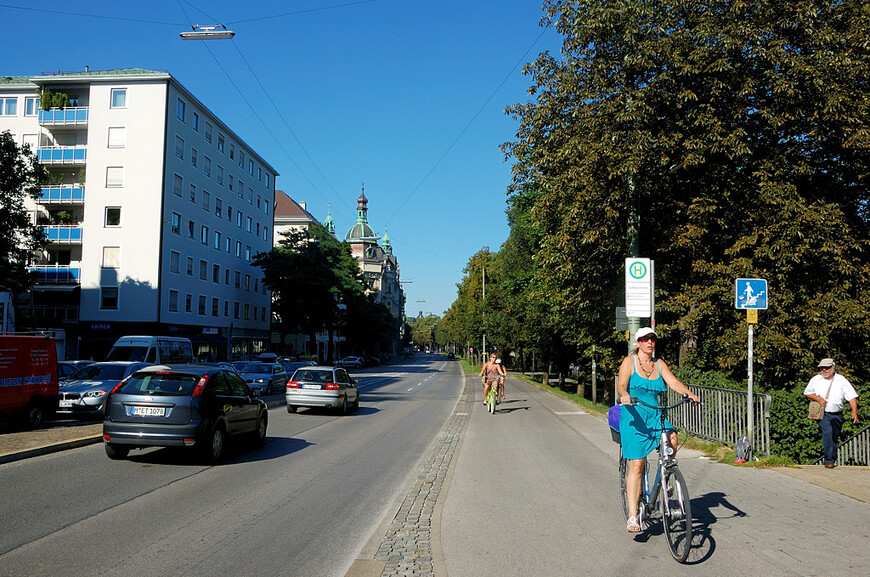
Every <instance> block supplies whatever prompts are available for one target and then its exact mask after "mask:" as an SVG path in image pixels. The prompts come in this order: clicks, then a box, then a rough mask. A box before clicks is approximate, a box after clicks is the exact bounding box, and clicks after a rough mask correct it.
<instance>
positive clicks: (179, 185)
mask: <svg viewBox="0 0 870 577" xmlns="http://www.w3.org/2000/svg"><path fill="white" fill-rule="evenodd" d="M183 188H184V179H183V178H182V177H181V175H180V174H173V175H172V194H174V195H175V196H181V190H182V189H183Z"/></svg>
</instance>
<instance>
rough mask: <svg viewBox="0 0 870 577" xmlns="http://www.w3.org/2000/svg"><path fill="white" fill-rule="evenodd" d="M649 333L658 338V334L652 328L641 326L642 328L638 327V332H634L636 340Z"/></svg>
mask: <svg viewBox="0 0 870 577" xmlns="http://www.w3.org/2000/svg"><path fill="white" fill-rule="evenodd" d="M648 335H652V336H654V337H656V338H658V335H657V334H656V332H655V331H654V330H652V329H651V328H649V327H641V328H639V329H637V332H636V333H634V340H636V341H637V340H640V339H642V338H643V337H645V336H648Z"/></svg>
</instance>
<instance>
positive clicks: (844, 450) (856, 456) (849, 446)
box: [813, 426, 870, 467]
mask: <svg viewBox="0 0 870 577" xmlns="http://www.w3.org/2000/svg"><path fill="white" fill-rule="evenodd" d="M824 460H825V456H824V455H822V456H821V457H819V458H818V459H816V460H815V461H814V462H813V465H821V464H822V463H823V462H824ZM837 465H863V466H865V467H866V466H867V465H870V426H867V427H864V428H863V429H862V430H861V431H859V432H858V433H856V434H854V435H852V437H850V438H849V439H848V440H846V441H844V442H842V443H840V445H839V446H838V447H837Z"/></svg>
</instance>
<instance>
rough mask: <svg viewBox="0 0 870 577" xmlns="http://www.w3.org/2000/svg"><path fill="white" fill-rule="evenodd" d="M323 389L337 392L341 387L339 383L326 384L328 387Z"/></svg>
mask: <svg viewBox="0 0 870 577" xmlns="http://www.w3.org/2000/svg"><path fill="white" fill-rule="evenodd" d="M323 388H324V389H326V390H327V391H337V390H339V389H340V388H341V387H339V386H338V383H326V386H325V387H323Z"/></svg>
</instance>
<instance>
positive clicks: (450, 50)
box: [0, 0, 560, 315]
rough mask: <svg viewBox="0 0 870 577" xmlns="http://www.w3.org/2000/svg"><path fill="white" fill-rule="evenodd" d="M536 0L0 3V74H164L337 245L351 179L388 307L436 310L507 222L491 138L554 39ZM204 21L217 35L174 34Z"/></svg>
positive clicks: (504, 126) (505, 131)
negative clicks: (381, 256)
mask: <svg viewBox="0 0 870 577" xmlns="http://www.w3.org/2000/svg"><path fill="white" fill-rule="evenodd" d="M541 4H542V0H525V1H520V0H470V1H469V0H445V1H436V2H421V1H416V0H370V1H366V0H285V1H280V2H279V1H258V0H251V1H247V2H238V1H235V2H229V1H224V0H209V1H208V2H205V1H204V0H194V1H191V2H187V1H184V0H153V1H150V2H135V3H134V2H126V1H118V0H112V1H86V2H78V3H70V2H59V1H57V2H56V1H53V0H43V1H41V2H38V3H33V2H24V1H23V0H0V20H2V22H3V23H4V25H3V29H4V45H5V46H6V51H5V53H6V56H7V57H6V58H5V59H4V64H3V69H2V70H0V73H2V74H4V75H12V76H15V75H39V74H41V73H43V72H50V71H57V70H62V71H67V72H68V71H78V70H83V69H84V67H85V66H88V67H90V69H91V70H102V69H112V68H149V69H155V70H166V71H168V72H170V73H171V74H172V75H173V76H174V77H175V78H176V79H177V80H178V81H179V82H180V83H181V84H183V85H184V86H185V87H186V88H188V89H189V90H190V91H191V92H193V94H195V95H196V96H197V98H199V99H200V100H201V101H202V102H203V103H204V104H205V105H206V106H208V107H209V108H210V109H211V110H212V111H213V112H215V113H216V114H217V115H218V116H219V117H220V118H221V119H222V120H223V121H224V122H226V123H227V124H228V125H229V126H230V127H231V128H232V129H233V130H234V131H235V132H236V133H237V134H239V135H240V136H241V137H242V138H243V139H244V140H245V141H246V142H247V143H248V144H249V145H251V146H252V147H253V148H254V149H255V150H257V152H258V153H260V154H261V155H262V156H263V157H264V158H265V159H266V160H267V161H268V162H269V163H270V164H272V166H274V167H275V168H276V169H277V170H278V172H279V173H280V176H279V177H278V180H277V187H278V188H279V189H282V190H284V191H285V192H287V193H288V194H290V196H291V197H293V198H294V199H296V200H298V201H302V202H306V203H307V207H308V210H309V211H310V212H311V213H312V214H314V216H316V217H317V218H318V219H319V220H321V221H323V219H324V218H325V217H326V213H327V206H328V205H330V204H331V206H332V216H333V219H334V220H335V223H336V232H337V233H338V234H339V235H340V236H341V237H343V236H344V233H345V232H346V231H347V230H348V229H349V228H350V227H351V226H352V225H353V223H354V222H355V220H356V199H357V197H358V196H359V193H360V189H361V186H362V184H363V182H364V183H365V191H366V196H367V197H368V199H369V205H368V206H369V224H370V225H371V226H372V228H373V229H374V230H375V231H376V232H378V233H379V234H381V235H382V234H383V233H384V229H385V227H386V228H387V231H388V233H389V236H390V239H391V241H392V245H393V250H394V253H395V254H396V256H397V258H398V260H399V267H400V271H401V278H402V280H403V281H412V282H410V283H407V284H405V290H406V293H407V297H408V302H407V307H406V312H407V313H408V314H409V315H415V314H417V312H418V311H423V312H425V313H428V312H432V313H435V314H442V313H443V312H444V311H445V310H446V309H448V308H449V307H450V304H451V303H452V302H453V300H454V299H455V297H456V284H457V283H458V282H460V281H461V279H462V269H463V267H464V266H465V264H466V263H467V261H468V258H469V257H470V256H471V255H472V254H474V253H475V252H477V251H478V250H480V249H481V248H482V247H483V246H489V247H491V248H492V249H493V250H497V249H498V248H499V246H500V245H501V244H502V243H503V242H504V241H505V240H506V238H507V235H508V232H509V229H508V225H507V219H506V217H505V213H504V211H505V207H506V204H505V201H506V195H505V191H506V188H507V186H508V184H509V182H510V164H509V163H508V162H505V159H504V156H503V154H502V153H501V152H500V150H499V145H501V144H502V143H503V142H506V141H509V140H512V139H513V138H514V135H515V133H516V128H517V126H516V123H515V121H514V120H512V119H511V118H510V117H508V116H507V115H505V114H504V109H505V107H506V106H508V105H511V104H514V103H516V102H525V101H527V100H528V96H527V89H528V86H529V84H530V79H529V78H528V77H526V76H523V74H522V66H523V64H525V63H526V62H529V61H532V60H534V59H535V57H536V56H537V55H538V54H539V53H540V52H542V51H545V50H549V51H551V52H552V53H558V48H559V44H560V39H559V38H558V37H557V35H556V33H555V32H554V31H552V30H546V31H545V30H544V29H543V28H541V27H540V26H539V21H540V19H541ZM22 8H26V9H22ZM97 16H102V17H97ZM217 22H220V23H223V24H226V25H227V27H228V28H229V29H231V30H233V31H234V32H235V33H236V36H235V38H234V39H233V40H223V41H217V40H216V41H210V42H192V41H191V42H185V41H183V40H181V39H180V38H179V36H178V34H179V33H180V32H184V31H186V30H189V29H190V28H189V24H202V25H209V24H214V23H217ZM229 78H231V79H232V81H230V80H229ZM234 86H235V87H238V90H237V89H236V88H235V87H234ZM276 107H277V108H278V110H280V113H279V112H276V109H275V108H276Z"/></svg>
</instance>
